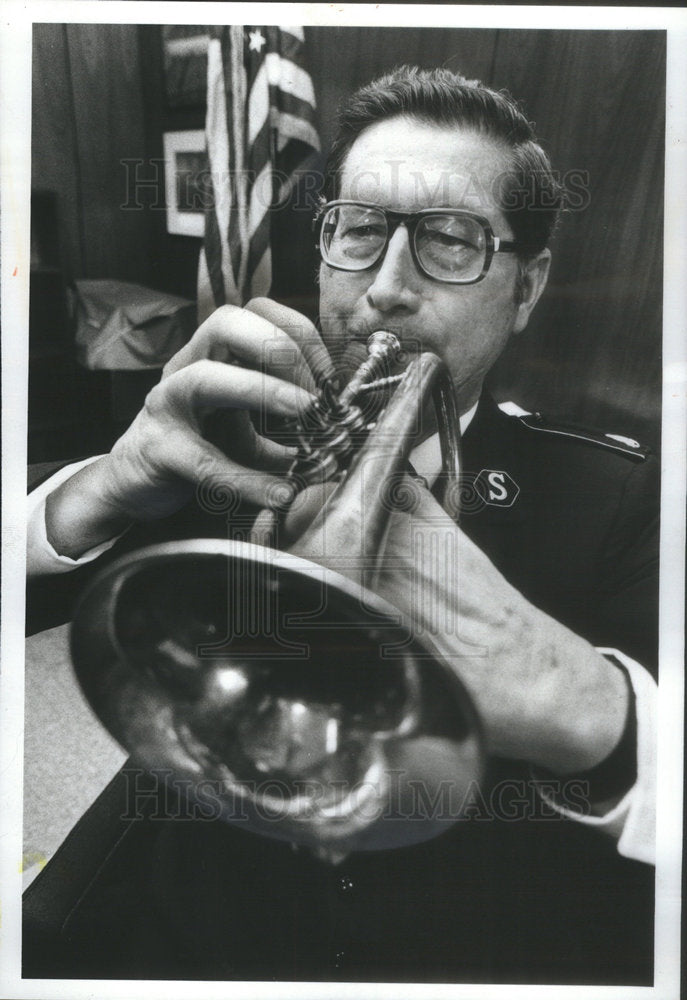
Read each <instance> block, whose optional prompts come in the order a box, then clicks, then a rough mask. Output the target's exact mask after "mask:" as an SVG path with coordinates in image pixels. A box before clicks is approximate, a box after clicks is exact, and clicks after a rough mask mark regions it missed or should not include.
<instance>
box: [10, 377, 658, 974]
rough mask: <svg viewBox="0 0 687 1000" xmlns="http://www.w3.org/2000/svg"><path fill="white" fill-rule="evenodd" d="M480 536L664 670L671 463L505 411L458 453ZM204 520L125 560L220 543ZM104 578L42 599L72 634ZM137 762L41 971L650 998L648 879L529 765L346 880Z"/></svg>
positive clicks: (151, 529) (170, 526)
mask: <svg viewBox="0 0 687 1000" xmlns="http://www.w3.org/2000/svg"><path fill="white" fill-rule="evenodd" d="M463 470H464V473H463V484H462V486H463V488H462V497H463V513H462V521H461V526H462V528H463V530H464V531H465V532H466V533H467V534H468V535H469V536H470V537H471V538H473V540H474V541H475V542H476V543H477V544H478V545H479V546H480V547H481V548H482V549H483V550H484V551H485V552H486V554H487V555H488V556H489V557H490V558H491V559H492V561H493V562H494V563H495V565H496V566H497V568H498V569H499V570H500V571H501V572H502V573H503V574H504V576H505V577H506V578H507V579H508V580H509V581H510V582H511V583H512V584H513V585H514V586H515V587H517V588H518V589H519V590H520V591H521V592H522V593H523V594H524V595H525V597H527V598H528V599H529V600H530V601H531V602H532V603H534V604H535V605H537V606H538V607H540V608H541V609H542V610H544V611H546V612H548V613H549V614H551V615H552V616H553V617H555V618H556V619H557V620H559V621H560V622H562V623H563V624H565V625H567V626H568V627H570V628H571V629H572V630H574V631H575V632H577V633H578V634H580V635H583V636H584V637H586V638H587V639H588V640H589V641H591V642H592V643H593V644H595V645H597V646H610V647H615V648H617V649H619V650H620V651H622V652H623V653H626V654H628V655H629V656H632V657H634V658H635V659H637V660H639V661H640V662H641V663H643V664H644V665H645V666H646V667H647V668H648V669H650V670H652V671H654V670H655V666H656V650H657V618H658V584H657V573H658V565H657V560H658V546H657V538H658V476H657V462H656V461H655V459H654V458H653V457H652V456H651V455H649V454H648V453H647V452H646V451H645V450H643V449H641V448H640V447H639V446H635V445H634V443H632V442H627V441H617V440H615V439H612V438H610V437H608V436H606V435H596V434H589V433H588V432H585V431H580V430H577V429H575V428H570V427H562V426H560V425H555V424H551V423H549V422H547V421H545V420H544V419H543V418H541V417H538V416H537V415H534V416H532V417H525V418H517V417H507V416H505V415H504V414H503V413H502V412H501V411H500V410H499V409H498V408H497V407H496V405H495V404H494V403H493V401H492V400H491V399H490V398H489V397H486V396H485V397H484V398H483V399H482V400H481V402H480V406H479V407H478V410H477V413H476V415H475V417H474V419H473V422H472V423H471V425H470V427H469V428H468V431H467V433H466V435H465V439H464V442H463ZM226 530H227V525H226V518H225V515H224V514H222V513H221V512H220V513H216V514H211V513H208V512H207V511H206V512H203V513H201V512H199V511H198V510H197V509H194V507H193V505H190V506H189V508H187V509H186V510H184V511H182V512H181V513H180V514H179V515H177V516H176V517H174V518H170V519H168V520H167V521H166V522H165V523H164V524H158V525H152V526H151V525H148V526H146V527H145V529H144V530H142V531H141V532H139V531H138V529H137V530H136V531H135V532H130V533H129V535H128V536H127V537H126V538H125V539H123V540H122V541H121V542H120V543H119V544H118V546H117V547H116V549H117V551H121V550H122V549H125V548H126V549H130V548H135V547H137V545H141V544H144V543H150V542H151V541H157V540H163V539H165V538H169V537H184V536H185V537H197V536H200V535H215V536H217V535H222V534H224V533H225V532H226ZM92 572H93V569H92V568H85V569H84V570H79V571H77V572H76V573H74V574H70V576H69V577H60V578H55V579H44V580H40V581H37V582H36V583H35V584H34V585H32V593H30V596H29V621H30V624H32V625H33V626H34V628H46V627H48V626H49V625H52V624H56V623H57V621H58V620H65V619H66V617H67V616H68V615H69V613H70V602H71V601H72V600H73V597H74V595H75V594H76V593H78V591H79V590H80V589H81V588H82V587H83V585H84V583H85V581H86V579H87V577H88V576H89V575H90V574H91V573H92ZM146 787H148V786H147V785H146V778H145V776H144V775H143V774H142V773H140V772H139V771H137V770H136V769H135V768H133V767H131V766H129V767H125V768H124V770H123V771H122V772H121V773H120V774H119V775H118V776H117V777H116V778H115V779H114V781H113V782H112V784H111V785H110V786H109V787H108V789H107V790H106V791H105V792H104V793H103V794H102V795H101V797H100V798H99V799H98V800H97V801H96V803H95V804H94V806H93V807H92V809H91V810H90V811H89V812H88V813H87V814H86V815H85V817H84V818H83V819H82V820H81V821H80V823H79V824H78V825H77V827H76V828H75V830H74V831H73V832H72V834H71V835H70V837H69V838H68V839H67V841H66V842H65V844H64V845H63V847H62V848H61V849H60V851H59V852H58V853H57V855H56V856H55V857H54V858H53V860H52V861H51V863H50V864H49V865H48V866H47V868H46V869H45V870H44V871H43V872H42V873H41V875H40V876H38V877H37V879H36V880H35V881H34V883H33V884H32V886H31V887H30V888H29V890H28V892H27V894H26V898H25V920H26V925H25V943H24V960H25V969H24V975H26V976H69V977H72V976H73V977H89V978H124V979H126V978H156V979H157V978H160V979H164V978H168V979H184V978H187V979H256V980H263V979H267V980H269V979H277V980H295V981H297V980H325V981H329V980H339V981H380V982H387V981H388V982H390V981H406V982H487V983H488V982H497V983H498V982H523V983H529V982H531V983H575V984H582V983H597V984H604V985H605V984H612V983H618V984H621V983H623V984H625V983H627V984H637V985H640V984H646V985H648V984H650V983H651V982H652V976H653V957H652V956H653V898H654V896H653V893H654V881H653V869H652V868H650V867H649V866H647V865H644V864H641V863H639V862H635V861H631V860H628V859H625V858H622V857H620V856H619V855H618V853H617V850H616V847H615V844H614V843H612V842H611V841H610V840H606V839H605V837H604V835H603V834H600V833H598V832H597V831H595V830H593V829H590V828H589V827H585V826H584V825H582V824H579V823H574V822H571V821H569V820H566V819H563V818H561V817H560V816H559V815H558V814H557V813H555V812H553V810H551V809H550V808H548V807H547V806H546V804H545V803H544V802H543V801H542V799H541V798H540V796H539V795H538V793H537V792H536V791H535V789H534V787H533V783H532V780H531V777H530V774H529V772H528V770H527V768H525V767H524V766H522V765H521V764H518V763H516V762H512V761H493V762H492V764H491V766H490V769H489V775H488V781H487V783H486V784H485V785H484V787H483V794H482V795H481V796H480V797H479V798H478V800H477V803H476V805H475V808H474V809H473V810H472V811H471V813H470V815H469V817H468V818H467V819H465V820H463V821H461V822H460V823H458V824H457V825H456V826H454V827H453V828H452V829H450V830H449V831H447V832H445V833H443V834H442V835H441V836H439V837H437V838H435V839H434V840H430V841H428V842H425V843H423V844H419V845H415V846H412V847H407V848H399V849H395V850H390V851H376V852H368V853H357V854H353V855H351V856H349V858H348V859H346V860H345V861H344V862H343V863H342V864H341V865H339V866H334V867H333V866H329V865H327V864H324V863H321V862H319V861H316V860H314V859H313V858H312V857H311V856H310V855H309V854H308V853H307V852H306V851H303V850H300V849H298V850H296V849H294V848H292V847H291V846H290V845H288V844H285V843H280V842H277V841H273V840H266V839H263V838H260V837H257V836H255V835H253V834H250V833H247V832H245V831H244V830H241V829H240V828H239V827H238V826H229V825H227V824H224V823H221V822H220V821H205V822H204V821H203V820H202V819H198V818H196V819H192V818H190V814H189V810H188V808H186V807H185V806H184V805H183V804H182V803H180V802H179V801H178V800H177V799H175V798H174V796H173V795H172V793H171V792H169V791H165V790H164V788H162V789H161V788H159V787H157V786H155V785H154V784H153V785H151V786H150V787H151V788H152V791H151V792H150V793H149V794H147V793H146V791H145V789H146Z"/></svg>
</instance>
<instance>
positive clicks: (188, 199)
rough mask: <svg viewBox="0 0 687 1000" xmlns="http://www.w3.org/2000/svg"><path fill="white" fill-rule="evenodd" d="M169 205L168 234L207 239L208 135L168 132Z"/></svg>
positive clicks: (166, 182) (166, 135) (166, 158)
mask: <svg viewBox="0 0 687 1000" xmlns="http://www.w3.org/2000/svg"><path fill="white" fill-rule="evenodd" d="M163 146H164V157H165V203H166V206H167V232H168V233H171V234H173V235H176V236H199V237H202V236H203V232H204V226H205V215H204V209H205V200H206V193H207V191H206V182H207V156H206V152H205V132H204V131H203V130H202V129H190V130H188V131H184V132H165V133H164V135H163Z"/></svg>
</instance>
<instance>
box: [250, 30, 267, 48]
mask: <svg viewBox="0 0 687 1000" xmlns="http://www.w3.org/2000/svg"><path fill="white" fill-rule="evenodd" d="M248 37H249V38H250V43H249V45H248V48H249V49H250V50H251V51H252V52H261V51H262V47H263V45H264V44H265V42H266V41H267V39H266V38H265V36H264V35H263V33H262V32H261V31H249V32H248Z"/></svg>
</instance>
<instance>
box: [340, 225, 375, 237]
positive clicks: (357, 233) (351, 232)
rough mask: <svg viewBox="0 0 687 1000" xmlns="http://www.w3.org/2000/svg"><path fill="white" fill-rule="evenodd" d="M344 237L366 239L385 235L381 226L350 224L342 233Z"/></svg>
mask: <svg viewBox="0 0 687 1000" xmlns="http://www.w3.org/2000/svg"><path fill="white" fill-rule="evenodd" d="M341 235H342V237H343V238H349V239H354V240H364V239H369V238H371V237H378V236H381V235H383V230H382V229H381V227H380V226H348V227H347V228H346V229H345V230H344V232H343V233H342V234H341Z"/></svg>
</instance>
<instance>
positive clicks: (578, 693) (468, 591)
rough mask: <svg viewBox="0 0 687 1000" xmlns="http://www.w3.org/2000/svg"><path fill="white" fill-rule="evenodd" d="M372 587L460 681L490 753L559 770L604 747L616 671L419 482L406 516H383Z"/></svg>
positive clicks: (617, 721) (610, 743)
mask: <svg viewBox="0 0 687 1000" xmlns="http://www.w3.org/2000/svg"><path fill="white" fill-rule="evenodd" d="M411 485H412V484H411ZM376 589H377V590H378V591H379V593H380V594H381V595H382V596H383V597H385V598H386V599H387V600H388V601H390V602H391V603H392V604H394V605H395V606H396V607H397V608H399V610H401V611H403V612H405V613H406V614H407V615H408V616H409V618H410V619H411V621H412V623H413V625H414V626H415V628H416V630H417V632H418V635H419V636H420V637H422V636H423V635H424V636H425V637H427V638H428V639H429V640H430V641H431V642H433V644H434V646H435V647H436V648H437V649H438V651H439V652H440V653H441V654H442V656H443V658H444V659H445V660H446V662H447V663H448V664H449V665H450V666H451V667H452V668H453V669H454V670H455V672H456V674H457V676H458V677H459V678H460V679H461V680H462V681H463V683H464V684H465V686H466V688H467V690H468V692H469V693H470V695H471V696H472V698H473V699H474V702H475V704H476V706H477V709H478V712H479V714H480V716H481V718H482V721H483V724H484V727H485V732H486V737H487V743H488V747H489V750H490V751H491V752H492V753H494V754H497V755H499V756H503V757H510V758H515V759H521V760H527V761H529V762H530V763H532V764H535V765H538V766H540V767H545V768H547V769H549V770H552V771H554V772H556V773H558V774H560V775H563V774H571V773H575V772H579V771H585V770H588V769H590V768H592V767H594V766H595V765H596V764H598V763H600V762H601V761H602V760H603V759H605V758H606V757H607V756H608V754H609V753H610V752H611V751H612V750H613V749H614V747H615V745H616V744H617V742H618V740H619V739H620V736H621V734H622V732H623V728H624V724H625V717H626V713H627V710H628V692H627V687H626V683H625V679H624V677H623V675H622V673H621V672H620V670H618V669H617V668H616V667H614V666H613V665H612V664H611V663H610V662H609V661H607V660H606V659H605V658H604V657H602V656H601V655H600V654H599V653H597V652H596V650H595V649H594V648H593V647H592V646H591V645H590V644H589V643H588V642H586V641H585V640H584V639H581V638H580V637H579V636H577V635H575V634H574V633H573V632H571V631H570V630H569V629H567V628H565V627H564V626H563V625H560V624H559V623H558V622H556V621H554V620H553V619H552V618H550V617H549V616H548V615H546V614H544V613H543V612H542V611H539V610H538V609H537V608H535V607H534V606H533V605H531V604H530V603H529V602H528V601H526V600H525V598H524V597H523V596H522V595H521V594H520V593H519V592H518V591H517V590H515V589H514V588H513V587H512V586H511V585H510V584H509V583H508V582H507V581H506V580H505V579H504V578H503V577H502V576H501V574H500V573H499V572H498V570H497V569H496V568H495V567H494V565H493V564H492V563H491V562H490V561H489V559H487V557H486V556H485V555H484V553H483V552H481V551H480V549H479V548H477V546H476V545H474V544H473V543H472V542H471V541H470V540H469V539H468V538H467V537H466V536H465V535H464V534H463V532H462V531H461V530H460V529H459V528H458V527H457V526H456V525H455V524H454V522H453V521H452V520H451V519H450V518H449V517H448V515H447V514H445V512H444V511H443V510H442V508H441V507H440V506H439V505H438V504H437V503H436V502H435V501H434V499H433V498H432V496H431V495H430V494H429V493H428V492H427V491H425V490H422V491H421V494H420V495H419V499H418V503H417V506H416V509H415V510H414V511H413V513H412V514H411V515H408V514H400V513H393V514H392V515H391V525H390V530H389V534H388V540H387V544H386V547H385V549H384V553H383V560H382V565H381V575H380V576H379V578H378V586H377V588H376Z"/></svg>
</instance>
